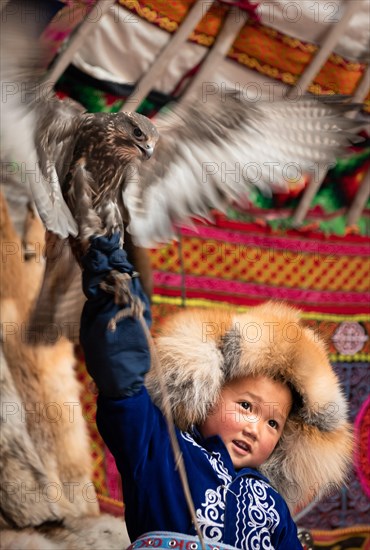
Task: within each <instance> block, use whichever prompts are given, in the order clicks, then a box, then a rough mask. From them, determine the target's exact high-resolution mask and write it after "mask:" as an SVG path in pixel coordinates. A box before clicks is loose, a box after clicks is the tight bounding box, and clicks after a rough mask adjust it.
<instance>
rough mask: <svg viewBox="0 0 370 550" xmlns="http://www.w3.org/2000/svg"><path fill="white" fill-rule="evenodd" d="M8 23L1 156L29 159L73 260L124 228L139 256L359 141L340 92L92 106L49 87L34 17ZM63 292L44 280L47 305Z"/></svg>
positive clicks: (30, 177)
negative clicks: (122, 107) (133, 108)
mask: <svg viewBox="0 0 370 550" xmlns="http://www.w3.org/2000/svg"><path fill="white" fill-rule="evenodd" d="M15 19H16V18H15ZM1 26H2V28H1V31H2V37H1V66H2V67H1V89H2V97H1V140H2V150H1V159H2V163H3V166H4V165H5V166H7V165H9V166H13V167H14V166H16V167H18V168H19V170H18V172H19V174H14V173H12V177H13V176H14V175H18V176H19V177H20V178H21V179H22V180H23V179H24V180H25V181H24V182H23V183H24V186H23V188H24V192H25V193H29V195H30V196H31V197H32V200H33V202H34V204H35V206H36V210H37V212H38V213H39V215H40V217H41V219H42V221H43V223H44V225H45V227H46V229H47V230H48V231H49V232H51V233H53V234H55V235H57V237H58V239H60V240H65V239H68V242H69V243H70V247H71V249H72V251H73V256H72V255H70V254H69V255H68V254H67V255H66V257H68V260H66V261H68V262H71V264H72V263H73V262H75V260H76V261H77V263H79V262H80V261H81V257H82V256H83V254H85V253H86V251H87V249H88V247H89V243H90V242H91V239H92V238H93V237H94V236H98V235H110V234H112V233H113V232H115V231H120V232H121V234H122V235H123V240H122V246H125V244H124V241H125V240H126V239H127V238H128V240H129V241H131V245H132V248H133V249H134V250H135V251H136V257H137V252H138V251H139V256H140V253H142V254H144V252H143V249H145V248H148V247H152V246H158V245H159V244H162V243H167V242H169V241H171V240H172V239H173V238H175V237H176V227H177V226H178V225H184V224H187V225H191V223H192V222H191V220H192V218H194V217H195V218H201V219H210V218H211V210H212V209H217V210H219V211H225V209H226V208H227V207H228V205H230V203H231V202H233V201H239V200H240V199H241V198H242V197H245V196H246V195H247V194H248V192H249V191H250V189H252V188H253V187H259V188H260V189H261V190H262V191H263V192H264V193H269V194H271V193H273V192H275V191H279V190H281V189H284V188H285V187H286V185H287V182H288V181H289V180H290V179H292V178H294V177H297V176H301V175H305V174H308V175H311V176H314V175H316V174H317V169H318V168H321V170H322V169H324V168H326V169H327V168H328V167H330V166H333V165H334V164H335V161H336V158H337V157H338V156H340V155H343V152H344V151H345V149H346V147H347V146H348V144H350V143H352V142H353V141H356V135H355V132H356V130H357V128H358V123H357V122H356V121H355V120H353V119H352V118H349V117H347V116H346V114H347V113H348V112H350V111H352V110H358V108H359V106H358V105H355V104H352V103H350V102H349V101H348V98H343V97H338V96H324V97H323V98H316V97H314V96H302V97H298V98H295V99H289V98H287V97H285V98H282V99H281V100H279V101H274V102H272V101H270V100H259V101H251V100H250V99H248V98H246V97H243V94H241V93H235V92H234V91H229V92H226V93H225V91H223V94H222V96H221V95H217V94H211V95H209V96H207V97H205V98H202V100H199V101H192V102H189V101H187V102H184V103H181V102H180V103H178V104H176V105H173V106H170V107H166V108H165V109H164V110H163V112H160V113H159V115H158V116H157V117H156V118H155V119H154V120H149V119H148V118H147V117H144V116H143V115H140V114H138V113H136V112H133V113H125V112H119V113H86V112H85V111H84V109H83V108H82V107H81V106H80V105H78V104H77V103H75V102H73V101H71V100H69V99H67V100H60V99H58V98H57V97H56V96H55V94H54V92H53V90H52V89H51V88H50V86H46V84H45V82H46V81H45V80H44V70H45V66H43V59H44V57H45V52H44V50H43V48H42V46H41V45H40V43H39V41H37V40H36V39H34V38H32V37H30V36H29V33H27V29H24V25H23V26H22V24H21V23H20V21H19V20H14V21H11V22H9V21H7V22H6V25H5V24H4V23H3V24H2V25H1ZM20 29H21V32H20ZM9 83H11V84H12V85H13V88H12V87H11V85H10V84H9ZM44 87H45V88H46V90H44ZM25 89H26V90H27V93H26V94H25V93H24V90H25ZM29 166H31V167H32V168H33V169H32V170H28V169H26V170H25V172H26V177H24V173H23V172H22V167H29ZM14 172H17V170H14ZM35 172H36V175H35ZM64 250H65V248H64ZM140 251H141V252H140ZM134 256H135V254H134ZM139 263H140V261H139ZM142 263H143V264H146V265H148V262H147V261H146V260H144V261H143V262H142ZM58 264H59V265H58ZM58 271H60V272H62V273H63V277H62V278H61V277H58V276H57V275H55V273H58ZM77 272H78V271H76V269H75V267H73V269H72V268H71V267H67V268H66V267H65V266H64V268H63V269H61V265H60V262H59V261H58V262H55V261H54V265H53V266H52V267H50V266H49V267H47V268H46V272H45V273H46V274H48V276H49V277H50V276H51V275H50V274H53V275H52V278H53V280H57V281H58V280H59V283H60V284H62V285H63V286H64V287H65V286H66V281H65V274H66V273H70V274H72V273H73V274H76V273H77ZM148 286H149V287H150V284H149V285H148ZM50 288H52V291H53V296H56V297H57V298H56V299H55V300H54V302H53V300H50V292H47V291H46V290H45V289H50ZM59 294H60V293H59ZM59 294H58V291H57V290H56V289H55V286H54V287H53V285H50V280H49V281H47V280H45V281H44V286H43V290H42V291H41V293H40V297H41V298H40V300H41V302H40V301H39V303H38V304H36V310H37V311H38V312H39V315H40V314H41V315H42V313H40V312H42V311H43V310H45V307H44V306H45V304H46V306H47V307H48V308H49V309H50V308H53V307H56V303H55V302H56V300H57V299H59ZM43 304H44V305H43ZM44 320H47V321H50V315H49V314H48V315H46V316H45V317H44Z"/></svg>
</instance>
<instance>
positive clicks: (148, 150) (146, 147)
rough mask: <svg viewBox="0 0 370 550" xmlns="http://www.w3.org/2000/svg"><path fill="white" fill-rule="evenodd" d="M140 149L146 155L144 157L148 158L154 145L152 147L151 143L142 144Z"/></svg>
mask: <svg viewBox="0 0 370 550" xmlns="http://www.w3.org/2000/svg"><path fill="white" fill-rule="evenodd" d="M142 151H143V153H144V155H145V156H146V158H147V159H150V157H151V156H152V154H153V151H154V147H152V146H151V145H144V147H142Z"/></svg>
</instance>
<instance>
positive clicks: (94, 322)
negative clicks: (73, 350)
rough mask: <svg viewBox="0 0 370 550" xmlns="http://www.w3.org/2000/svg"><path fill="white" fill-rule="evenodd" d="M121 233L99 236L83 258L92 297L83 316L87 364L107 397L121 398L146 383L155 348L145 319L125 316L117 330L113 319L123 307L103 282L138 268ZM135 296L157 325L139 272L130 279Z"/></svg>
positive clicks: (148, 319)
mask: <svg viewBox="0 0 370 550" xmlns="http://www.w3.org/2000/svg"><path fill="white" fill-rule="evenodd" d="M119 241H120V234H119V233H115V234H114V235H112V236H111V237H96V238H94V239H93V240H92V241H91V246H90V248H89V250H88V252H87V254H86V255H85V256H84V257H83V259H82V267H83V274H82V280H83V290H84V293H85V295H86V297H87V302H86V303H85V305H84V308H83V311H82V316H81V328H80V342H81V345H82V347H83V350H84V353H85V361H86V368H87V371H88V373H89V374H90V376H91V377H92V378H93V379H94V381H95V383H96V385H97V387H98V389H99V391H100V393H101V394H103V395H104V396H106V397H110V398H113V399H119V398H122V397H128V396H130V395H134V394H135V393H137V392H138V391H140V388H141V387H142V385H143V383H144V376H145V374H146V373H147V372H148V370H149V368H150V352H149V347H148V343H147V339H146V336H145V333H144V330H143V327H142V326H141V324H140V321H139V320H138V319H136V318H134V317H132V316H128V317H124V318H123V319H121V320H120V321H119V322H118V323H117V326H116V330H115V331H112V330H110V329H109V328H108V324H109V321H110V320H111V319H112V318H113V317H114V316H115V315H116V314H117V313H118V311H120V310H121V309H122V307H129V304H128V305H127V306H120V305H117V304H115V303H114V295H113V294H110V293H108V292H106V291H105V290H103V289H102V288H101V287H100V283H101V282H102V281H104V280H105V278H106V277H107V276H108V275H109V273H110V272H111V271H112V270H116V271H119V272H120V273H128V274H129V275H132V274H133V273H134V269H133V267H132V265H131V264H130V263H129V262H128V261H127V255H126V252H125V251H124V250H122V249H121V248H120V246H119ZM128 285H129V290H130V292H131V294H132V295H133V296H136V297H138V298H140V300H141V301H142V303H143V305H144V318H145V321H146V323H147V325H148V326H150V325H151V313H150V305H149V301H148V298H147V296H146V294H145V293H144V292H143V290H142V288H141V284H140V280H139V278H138V277H135V278H132V279H131V280H129V282H128Z"/></svg>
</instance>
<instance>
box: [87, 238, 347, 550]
mask: <svg viewBox="0 0 370 550" xmlns="http://www.w3.org/2000/svg"><path fill="white" fill-rule="evenodd" d="M83 266H84V274H83V278H84V290H85V293H86V296H87V298H88V301H87V303H86V305H85V308H84V311H83V314H82V320H81V343H82V345H83V347H84V351H85V358H86V365H87V368H88V370H89V372H90V374H91V375H92V377H93V378H94V380H95V382H96V384H97V386H98V388H99V391H100V395H99V398H98V410H97V424H98V427H99V430H100V432H101V434H102V436H103V438H104V440H105V441H106V443H107V445H108V446H109V448H110V450H111V452H112V454H113V455H114V457H115V459H116V463H117V467H118V469H119V471H120V473H121V475H122V480H123V492H124V499H125V504H126V523H127V528H128V532H129V535H130V537H131V539H132V540H135V539H137V538H138V537H142V536H143V537H144V538H143V539H140V541H138V542H137V545H138V547H142V546H145V545H147V544H148V545H149V546H151V545H153V546H157V547H158V546H159V547H161V548H162V547H175V545H177V544H180V543H179V542H177V539H176V536H175V535H173V534H172V535H171V536H170V535H168V536H167V539H165V535H164V534H163V531H167V532H168V531H171V532H174V533H182V534H183V535H184V536H185V535H189V536H190V535H195V527H194V525H193V523H192V520H191V516H190V513H189V511H188V508H187V505H186V502H185V498H184V494H183V490H182V486H181V484H180V478H179V474H178V471H177V469H176V463H175V460H174V457H173V454H172V449H171V445H170V439H169V436H168V431H167V426H166V422H165V420H164V417H163V414H162V412H161V408H162V407H163V399H165V397H166V396H164V395H163V392H162V391H161V386H160V384H159V376H162V377H164V380H165V382H166V387H167V391H168V394H169V398H170V404H171V408H172V413H173V417H174V420H175V423H176V426H177V428H176V433H177V438H178V442H179V446H180V449H181V453H182V457H183V460H184V463H185V467H186V471H187V475H188V480H189V485H190V491H191V496H192V500H193V502H194V507H195V511H196V517H197V523H198V526H199V528H200V530H201V532H202V535H203V537H204V539H205V540H206V541H207V543H208V544H210V543H212V544H213V543H214V544H215V546H210V547H211V548H216V547H220V544H225V545H231V546H232V547H234V548H248V549H260V548H264V549H267V548H271V549H281V550H288V549H289V550H296V549H297V550H298V549H301V545H300V543H299V540H298V538H297V531H296V527H295V525H294V522H293V520H292V518H291V515H290V512H289V508H288V506H287V504H286V503H285V501H284V499H283V497H285V499H286V500H287V502H288V504H289V505H290V506H291V507H292V508H295V507H296V506H301V505H303V504H304V503H305V502H307V501H309V500H310V499H312V498H313V497H314V496H315V494H314V493H313V490H314V489H315V490H321V488H323V487H324V486H325V485H326V484H329V483H330V484H331V485H332V484H333V483H336V484H338V485H339V484H340V483H342V481H343V478H344V476H345V471H346V466H347V464H348V462H349V460H350V454H351V435H350V429H349V426H348V424H347V421H346V414H347V406H346V403H345V400H344V398H343V396H342V394H341V391H340V388H339V384H338V381H337V379H336V376H335V374H334V373H333V371H332V369H331V366H330V364H329V362H328V359H327V355H326V351H325V348H324V346H323V344H322V343H321V342H318V341H316V339H315V335H314V334H313V333H312V332H311V331H310V330H309V329H307V328H304V327H303V326H302V325H301V323H300V317H299V313H298V312H297V311H296V310H294V309H292V308H289V307H287V306H284V305H279V304H273V303H270V304H265V305H262V306H258V307H255V308H251V309H250V312H248V313H246V314H238V315H236V314H232V313H230V312H227V311H219V312H217V311H204V312H192V311H184V312H182V313H180V314H179V315H177V316H175V317H173V318H172V319H171V320H169V321H168V323H167V326H166V327H165V328H164V331H163V335H162V336H161V337H159V338H158V339H157V351H158V355H159V359H160V363H161V373H159V372H157V371H155V370H154V369H152V370H151V371H150V372H149V374H148V376H147V377H146V381H145V383H146V386H147V388H148V390H147V388H146V387H145V386H144V376H145V375H146V373H147V372H148V371H149V367H150V353H149V348H148V343H147V340H146V336H145V333H144V331H143V328H142V326H141V324H140V321H139V320H138V319H136V318H134V317H132V316H126V317H123V318H121V320H120V321H118V323H117V325H116V330H115V331H113V332H112V331H110V330H108V328H107V327H108V324H109V322H110V321H111V319H112V317H114V316H116V315H117V313H118V312H119V310H120V309H121V308H120V306H119V305H118V304H116V303H115V302H114V299H113V296H112V295H111V294H109V293H107V292H105V291H104V290H103V289H102V288H101V287H100V283H101V282H102V281H103V280H104V279H105V280H106V279H107V275H108V274H109V273H110V271H111V270H116V271H119V272H120V273H128V274H129V275H132V272H133V270H132V266H130V265H129V264H128V263H127V260H126V256H125V253H124V252H123V251H122V250H119V235H114V236H113V237H111V238H97V239H94V240H93V241H92V243H91V247H90V249H89V252H88V254H87V255H86V257H85V258H84V262H83ZM129 290H130V292H131V293H132V295H133V296H134V298H135V300H137V298H140V299H141V301H142V303H143V304H144V306H145V309H144V315H145V318H146V320H147V321H148V322H149V317H150V315H149V306H148V303H147V300H146V298H145V296H144V295H143V293H142V291H141V289H140V285H139V282H138V279H136V278H134V279H132V280H131V281H130V283H129ZM135 307H136V308H137V304H136V306H135ZM127 311H128V310H127ZM127 311H126V313H127ZM148 391H149V393H148ZM155 404H157V405H158V407H157V406H156V405H155ZM279 493H280V494H279ZM281 495H282V496H281ZM153 532H157V533H153ZM145 533H150V535H149V536H148V537H146V538H145ZM168 537H169V538H168ZM171 537H172V538H171ZM164 539H165V540H166V541H167V542H166V543H165V542H163V541H164ZM193 540H197V539H193ZM192 544H195V546H191V547H192V548H195V547H198V548H199V545H198V546H197V543H196V542H193V543H192ZM132 547H133V548H134V547H136V546H135V544H133V545H132ZM189 548H190V546H189Z"/></svg>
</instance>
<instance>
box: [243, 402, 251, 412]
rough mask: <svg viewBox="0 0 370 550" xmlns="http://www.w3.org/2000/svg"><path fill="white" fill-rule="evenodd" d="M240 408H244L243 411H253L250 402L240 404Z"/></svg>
mask: <svg viewBox="0 0 370 550" xmlns="http://www.w3.org/2000/svg"><path fill="white" fill-rule="evenodd" d="M240 406H241V407H243V409H245V410H246V411H250V410H251V409H252V406H251V404H250V403H249V401H242V403H240Z"/></svg>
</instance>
